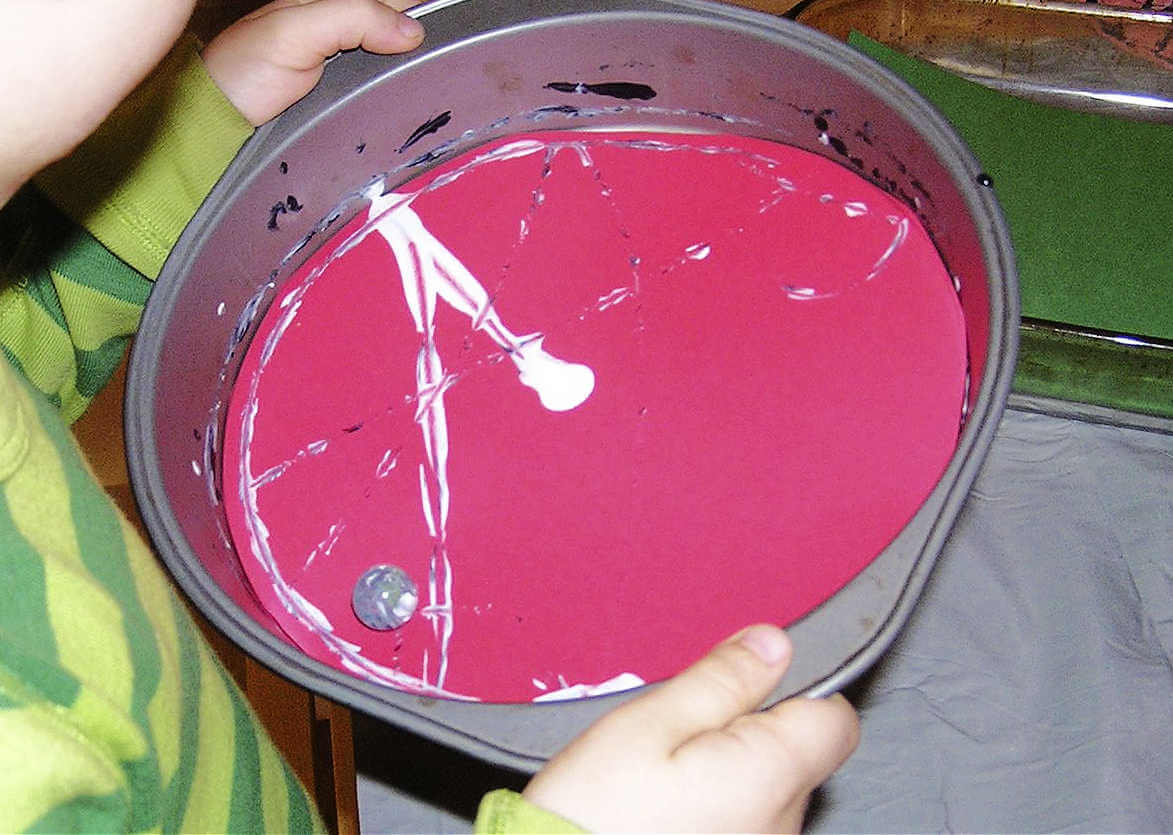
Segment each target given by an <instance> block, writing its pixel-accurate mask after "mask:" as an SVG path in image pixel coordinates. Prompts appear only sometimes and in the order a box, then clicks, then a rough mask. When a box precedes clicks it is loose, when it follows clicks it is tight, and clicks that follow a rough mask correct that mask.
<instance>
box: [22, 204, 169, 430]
mask: <svg viewBox="0 0 1173 835" xmlns="http://www.w3.org/2000/svg"><path fill="white" fill-rule="evenodd" d="M150 287H151V283H150V282H149V281H147V279H146V278H144V277H143V276H142V274H140V273H138V272H137V271H135V270H133V269H131V268H130V267H129V266H127V265H126V264H125V263H123V262H122V261H121V260H119V259H118V258H116V257H114V256H113V255H111V254H110V252H109V251H108V250H106V248H105V247H103V246H102V245H101V244H99V243H98V241H97V240H96V239H95V238H94V237H93V236H92V235H90V234H89V233H88V232H86V231H85V230H84V229H82V228H80V227H78V226H75V225H74V224H73V223H72V222H70V221H69V220H68V218H66V217H65V215H64V214H62V213H61V212H60V211H59V210H58V209H57V208H56V207H55V206H53V205H52V204H51V203H50V202H49V201H48V200H46V199H45V198H44V197H43V196H42V195H41V194H40V193H39V192H38V191H37V190H36V189H34V188H33V187H31V186H27V187H25V188H24V189H22V190H21V191H20V192H19V193H18V194H17V195H16V196H15V197H14V198H13V199H12V200H10V201H9V203H8V204H7V205H6V206H4V207H3V209H0V350H3V352H4V355H5V356H6V357H7V358H8V360H9V362H11V363H12V364H13V365H14V366H15V367H16V368H17V369H18V370H20V371H21V372H22V373H23V374H24V376H25V377H26V378H28V380H29V381H30V382H32V383H33V385H34V386H36V387H37V389H39V390H40V391H41V392H43V393H44V394H45V395H47V396H48V398H49V400H50V402H51V403H52V404H53V405H54V406H55V407H56V408H57V409H59V410H60V412H61V416H62V417H63V418H64V419H65V420H66V421H67V422H73V421H74V420H76V419H77V418H79V417H81V415H82V413H83V412H84V411H85V410H86V407H87V406H89V404H90V401H91V400H92V399H93V397H94V395H95V394H97V393H98V392H99V391H100V390H101V388H102V386H104V385H105V384H106V382H107V381H108V380H109V379H110V375H111V374H112V373H113V372H114V369H115V368H117V367H118V363H119V361H120V360H121V359H122V355H123V353H124V352H125V351H126V346H127V342H128V341H129V339H130V336H131V334H133V333H134V332H135V329H136V328H137V327H138V322H139V317H140V316H141V315H142V310H143V305H144V304H145V303H146V300H147V294H148V293H149V292H150Z"/></svg>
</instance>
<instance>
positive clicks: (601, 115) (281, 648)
mask: <svg viewBox="0 0 1173 835" xmlns="http://www.w3.org/2000/svg"><path fill="white" fill-rule="evenodd" d="M413 14H415V15H417V16H419V17H421V18H422V19H424V21H425V23H426V25H427V27H428V40H427V43H426V46H425V47H424V48H423V50H422V51H420V52H417V53H413V54H410V55H407V56H401V57H393V58H382V57H375V56H371V55H366V54H362V53H349V54H346V55H343V56H341V57H340V58H339V59H338V60H335V61H332V62H331V63H330V65H329V66H328V67H327V71H326V74H325V76H324V78H323V81H322V83H321V84H320V85H319V87H318V88H317V89H316V90H315V91H314V92H313V93H311V95H310V96H308V97H307V98H306V99H304V100H303V101H302V102H300V103H299V104H297V105H295V106H294V107H293V108H291V109H290V110H288V111H287V112H286V113H285V114H283V115H282V116H281V117H280V118H279V119H277V120H276V121H275V122H273V123H271V124H270V125H268V126H266V127H265V128H263V129H261V130H260V131H258V133H257V134H256V136H255V137H254V139H253V140H252V141H251V142H250V143H249V144H248V145H247V146H246V147H245V148H244V150H243V151H242V152H241V154H240V155H239V157H238V158H237V160H236V161H235V162H234V163H233V165H232V166H231V167H230V168H229V170H228V171H227V172H226V174H225V176H224V177H223V179H222V180H221V182H220V183H219V184H218V185H217V187H216V188H215V189H214V191H213V192H212V194H211V196H210V197H209V199H208V200H207V202H206V203H205V204H204V206H203V207H202V208H201V209H200V211H199V212H198V213H197V215H196V217H195V219H194V220H193V222H192V224H191V226H190V227H189V228H188V229H187V231H186V232H185V233H184V235H183V237H182V239H181V241H180V243H179V246H178V247H177V248H176V250H175V251H174V252H173V254H172V256H171V258H170V259H169V260H168V262H167V264H166V265H165V268H164V270H163V273H162V275H161V276H160V279H159V281H158V283H157V285H156V288H155V291H154V294H153V295H152V297H151V299H150V302H149V304H148V306H147V310H146V313H145V315H144V318H143V323H142V328H141V332H140V334H141V335H140V337H139V339H138V341H137V342H136V344H135V349H134V354H133V358H132V366H131V371H130V377H129V383H128V399H127V408H126V416H127V439H128V443H127V447H128V451H129V455H130V458H131V475H132V480H133V483H134V487H135V492H136V496H137V499H138V502H139V505H140V507H141V509H142V515H143V517H144V519H145V520H146V523H147V526H148V528H149V530H150V532H151V535H152V538H153V539H154V542H155V545H156V547H157V549H158V550H159V552H160V554H161V555H162V557H163V559H164V560H165V562H166V563H167V565H168V567H169V568H170V570H171V571H172V573H173V574H174V576H175V577H176V579H177V580H178V582H179V583H180V585H181V586H182V587H183V588H184V590H185V591H186V592H187V594H188V595H189V596H190V597H191V598H192V599H193V601H194V602H195V603H196V605H197V606H198V607H199V608H200V609H201V610H202V611H203V612H204V614H205V615H207V616H208V618H209V619H210V620H211V621H212V622H213V623H215V624H216V626H217V627H219V628H220V629H221V630H222V631H223V632H225V633H226V634H227V635H228V636H229V637H231V638H232V639H233V640H234V641H235V642H237V643H238V644H239V645H241V646H242V647H243V648H244V649H245V650H246V651H248V652H249V653H251V654H252V655H253V656H255V657H256V658H258V659H259V660H261V661H262V662H264V663H266V664H268V665H270V666H272V667H273V668H274V669H276V670H278V671H280V672H281V673H282V674H283V675H286V676H287V677H289V678H291V679H293V680H295V681H297V682H298V683H299V684H302V685H303V686H305V687H307V688H309V689H311V690H315V691H317V692H320V693H323V694H326V695H328V696H329V697H330V698H333V699H335V700H337V701H340V702H342V703H345V704H348V705H350V706H353V707H355V708H357V709H360V710H363V711H365V712H367V713H370V714H372V715H374V716H377V717H379V718H381V719H384V720H386V721H389V722H392V723H395V724H397V725H400V726H403V727H406V728H409V729H411V730H413V731H415V732H417V733H420V734H422V735H424V736H426V737H429V738H432V739H435V740H438V741H440V742H443V743H445V744H448V745H452V746H456V747H460V748H462V749H465V750H468V751H471V752H473V753H475V754H476V755H478V756H480V757H483V758H486V759H489V760H493V761H495V762H498V763H501V764H505V765H510V766H513V767H517V768H523V769H533V768H536V767H537V766H538V765H540V763H541V762H542V761H543V759H544V758H546V757H548V756H549V755H550V754H552V753H553V752H554V751H555V750H557V749H558V748H559V747H561V746H562V745H563V744H564V743H565V742H566V741H567V740H568V739H569V738H571V737H572V736H573V735H574V734H576V733H577V732H578V731H579V730H581V729H582V728H583V727H585V726H586V725H587V724H589V723H590V722H591V721H593V720H594V719H595V718H596V717H597V716H599V715H600V714H602V713H603V712H605V711H607V710H609V709H610V708H611V707H613V706H615V705H616V704H618V703H619V702H621V701H622V700H623V699H625V698H628V697H629V696H628V695H626V694H620V695H616V696H606V697H599V698H594V699H583V700H579V701H575V702H563V703H558V704H556V705H485V704H470V703H462V702H450V701H437V700H434V699H426V698H421V697H419V696H414V695H411V694H407V693H403V692H400V691H395V690H391V689H388V688H385V687H381V686H379V685H376V684H373V683H371V682H367V681H363V680H359V679H356V678H353V677H351V676H349V675H346V674H344V673H342V672H340V671H338V670H336V669H333V668H330V667H327V666H325V665H323V664H320V663H318V662H315V661H312V660H310V659H308V658H307V657H306V656H304V655H303V654H302V653H301V652H300V651H299V650H297V649H296V648H295V647H293V646H291V645H290V644H289V643H287V642H286V641H285V640H284V639H283V637H282V635H281V633H280V631H279V629H278V628H277V627H276V625H275V624H274V623H273V621H272V620H271V619H270V618H269V617H268V616H267V615H266V613H265V612H264V611H263V610H262V609H261V608H260V606H259V605H257V603H256V601H255V599H254V598H253V596H252V593H251V591H250V589H249V587H248V584H247V582H246V581H245V579H244V577H243V574H242V570H241V568H240V564H239V557H238V555H237V554H236V552H235V550H234V548H233V546H232V543H231V541H230V539H229V538H228V537H227V536H226V534H225V530H226V527H225V524H224V519H223V513H222V510H221V508H220V505H219V491H220V489H221V488H222V485H220V483H219V482H218V480H217V478H218V477H217V476H216V470H217V469H218V466H217V465H218V460H219V443H220V441H219V438H220V436H221V434H222V432H221V427H222V422H223V404H224V401H225V400H226V398H227V396H228V393H229V391H230V389H231V386H232V383H233V380H234V376H235V373H236V368H237V367H238V365H239V362H240V359H241V355H242V354H243V351H244V347H245V346H246V344H247V341H248V338H249V336H250V334H251V329H252V327H253V324H254V323H255V322H256V321H257V320H258V319H259V317H260V316H261V315H262V314H263V312H264V310H265V308H266V306H267V305H268V304H269V303H270V302H271V301H272V299H273V296H274V294H275V293H276V291H277V289H278V288H279V287H280V285H281V283H282V282H283V281H284V279H285V278H286V277H288V276H289V275H290V274H291V273H292V272H293V270H294V269H296V267H297V266H298V265H299V264H300V263H301V262H302V261H303V260H304V259H305V258H306V257H308V255H309V254H310V253H311V252H312V251H313V250H314V248H315V247H316V246H317V245H318V244H319V243H320V242H321V241H322V240H324V239H325V238H327V237H328V234H329V232H330V231H331V230H332V229H333V228H335V224H338V223H341V222H344V221H345V220H346V219H348V218H349V217H352V216H353V214H354V213H355V212H357V211H359V210H361V208H362V206H363V205H364V199H365V198H364V197H363V196H362V195H363V189H364V187H365V186H367V185H368V184H369V183H371V182H372V181H373V180H374V179H375V178H378V177H382V176H386V177H387V181H388V183H389V184H392V185H393V184H395V183H397V182H401V181H403V180H406V179H408V178H409V177H411V176H413V175H414V174H416V173H417V172H419V171H421V170H424V169H426V167H427V166H428V165H429V164H431V163H432V162H434V161H435V160H437V159H443V158H446V157H447V156H448V155H449V154H455V153H459V152H460V151H463V150H466V149H468V148H470V147H473V146H475V145H477V144H479V143H482V142H484V141H487V140H489V139H491V138H494V137H496V136H501V135H505V134H508V133H512V132H516V131H519V130H526V129H531V128H533V127H534V126H535V125H540V127H541V128H542V129H550V128H560V127H565V128H572V127H573V128H581V127H592V128H620V127H645V128H650V129H659V130H664V129H678V130H689V131H698V132H713V131H714V130H716V131H722V132H733V133H742V134H748V135H753V136H758V137H762V138H767V139H772V140H776V141H781V142H786V143H789V144H793V145H796V146H798V147H800V148H804V149H806V150H810V151H813V152H815V153H819V154H821V155H823V156H826V157H828V158H831V159H834V160H835V161H837V162H839V163H840V164H844V165H848V166H851V167H855V168H857V170H859V171H861V172H863V173H864V174H866V175H867V176H870V177H873V178H874V179H877V180H878V181H879V182H881V183H882V184H883V185H884V186H885V187H887V188H889V189H890V190H892V191H893V192H894V193H897V194H901V193H903V194H906V195H909V197H908V199H909V201H910V202H912V197H911V195H912V194H925V195H926V196H928V195H931V198H928V199H923V200H922V201H921V202H922V204H923V205H922V206H921V210H920V211H921V218H922V221H923V223H924V224H925V226H926V228H928V229H929V230H930V232H931V234H932V235H933V237H934V240H935V243H936V244H937V246H938V248H939V250H940V252H941V255H942V257H943V259H944V260H945V262H946V264H947V266H948V268H949V269H950V271H951V272H952V273H953V274H954V275H955V276H957V277H959V283H960V287H961V289H960V293H959V295H960V298H961V303H962V306H963V309H964V311H965V316H966V328H967V333H968V339H969V351H970V367H971V386H970V391H969V398H968V400H969V417H968V420H967V422H966V424H965V426H964V429H963V432H962V435H961V438H960V441H959V445H958V449H957V452H956V454H955V455H954V457H953V458H952V460H951V461H950V463H949V466H948V468H947V470H946V472H945V473H944V474H943V476H942V479H941V481H940V483H939V484H938V486H937V488H936V489H935V490H934V491H933V493H932V494H931V495H930V497H929V499H928V500H927V501H926V502H925V504H924V506H923V507H922V508H921V510H920V511H919V512H918V513H917V515H916V516H915V517H914V519H913V520H912V521H911V522H910V523H909V525H908V526H907V527H906V528H905V529H904V530H903V531H902V532H901V533H900V535H899V536H898V537H897V538H896V540H895V541H894V542H893V543H892V544H891V545H890V546H889V547H888V548H887V549H885V551H884V552H883V553H882V554H881V555H880V556H879V557H877V559H876V560H875V561H874V562H873V563H872V565H871V566H870V567H869V568H868V569H866V570H865V571H864V572H863V573H862V574H861V575H860V576H859V577H857V578H856V579H855V580H853V581H852V582H851V583H849V584H848V586H847V587H845V588H844V589H843V590H842V591H841V592H839V593H838V594H837V595H835V596H834V597H833V598H832V599H831V600H830V601H828V602H827V603H826V604H824V605H823V606H822V607H820V608H819V609H817V610H816V611H815V612H813V613H812V614H811V615H808V616H807V617H806V618H804V619H803V620H801V621H800V622H798V623H797V624H795V625H794V626H793V627H792V629H791V635H792V638H793V640H794V642H795V645H796V648H797V651H796V659H797V661H796V663H795V665H794V667H793V668H792V669H791V671H790V673H788V675H787V677H786V678H785V680H784V681H783V682H782V684H781V685H780V686H779V688H778V689H777V690H776V691H775V693H774V694H773V696H772V697H771V700H777V699H780V698H783V697H785V696H789V695H793V694H796V693H802V692H805V693H809V694H812V695H822V694H826V693H829V692H832V691H834V690H836V689H838V688H839V687H841V686H843V685H844V684H845V683H846V682H848V681H850V680H851V679H852V678H853V677H854V676H856V675H858V674H859V673H860V672H861V671H862V670H864V669H866V668H867V667H868V666H869V665H870V664H871V663H872V662H873V661H874V660H875V659H876V658H877V657H878V656H879V655H880V654H881V653H882V652H883V651H884V649H885V648H886V647H887V645H888V644H889V643H890V642H891V641H892V639H893V638H894V637H895V634H896V632H897V631H898V630H899V628H900V626H901V625H902V624H903V622H904V620H905V619H906V618H907V616H908V613H909V612H910V611H911V608H912V606H913V605H914V604H915V601H916V599H917V596H918V595H919V592H920V589H921V587H922V586H923V584H924V582H925V580H926V579H927V576H928V573H929V571H930V570H931V568H932V565H933V562H934V560H935V558H936V555H937V553H938V551H939V550H940V548H941V546H942V544H943V542H944V540H945V538H946V537H947V536H948V533H949V530H950V528H951V526H952V522H953V520H954V518H955V517H956V515H957V513H958V512H959V510H960V507H961V505H962V503H963V501H964V500H965V497H966V495H967V492H968V489H969V486H970V484H971V483H972V481H973V479H974V477H975V476H976V474H977V471H978V468H979V466H980V464H981V461H982V458H983V456H984V454H985V451H986V449H987V448H988V446H989V443H990V441H991V439H992V437H993V433H994V430H995V428H996V424H997V422H998V419H999V417H1000V415H1001V413H1002V409H1003V406H1004V404H1005V399H1006V396H1007V391H1008V388H1009V385H1010V378H1011V373H1012V369H1013V365H1014V356H1015V349H1016V344H1017V343H1016V338H1017V329H1016V325H1017V317H1018V308H1017V292H1016V278H1015V271H1014V264H1013V255H1012V252H1011V247H1010V242H1009V237H1008V234H1007V230H1006V228H1005V224H1004V223H1003V220H1002V217H1001V213H1000V210H999V208H998V205H997V203H996V200H995V198H994V196H993V193H992V190H991V189H989V188H985V187H982V186H981V185H980V184H979V178H980V176H981V170H980V168H979V167H978V164H977V162H976V160H975V159H974V158H973V157H972V155H971V154H970V153H969V151H968V150H967V149H966V147H965V146H964V145H963V143H961V142H960V140H959V139H958V138H957V137H956V135H955V134H954V133H953V131H952V129H951V128H950V127H949V126H948V124H947V123H945V122H944V120H943V119H942V118H941V117H940V116H939V114H937V112H936V111H935V110H933V109H932V108H930V107H929V106H928V105H927V104H925V103H924V101H923V100H922V99H920V98H919V96H917V95H916V94H915V93H913V92H912V90H911V88H909V87H908V86H907V85H906V84H904V83H903V82H902V81H900V80H898V79H897V78H895V77H894V76H892V75H891V74H889V73H887V72H886V71H885V70H883V69H881V68H880V67H878V66H877V65H876V64H875V63H873V62H871V61H870V60H868V59H866V58H864V57H862V56H861V55H860V54H858V53H856V52H855V51H854V50H851V49H849V48H847V47H846V46H844V45H843V44H840V43H838V42H836V41H834V40H833V39H831V38H828V37H826V36H824V35H821V34H819V33H817V32H814V31H813V30H811V29H809V28H807V27H803V26H799V25H797V24H794V23H792V22H789V21H785V20H781V19H778V18H774V17H770V16H767V15H761V14H757V13H753V12H749V11H744V10H741V9H736V8H733V7H729V6H720V5H715V4H710V3H705V2H699V1H698V2H694V1H693V0H592V2H576V0H475V2H469V1H468V0H466V1H465V2H461V1H460V0H442V1H441V2H438V3H435V4H430V5H425V6H421V7H419V8H418V9H416V10H414V11H413ZM568 80H574V81H579V80H581V81H589V82H592V83H601V82H609V81H610V82H623V83H638V84H641V85H647V86H648V87H651V88H653V89H654V90H655V91H656V97H655V99H654V100H651V101H643V100H640V99H634V100H626V99H616V98H614V97H608V96H605V95H580V94H575V93H564V92H559V91H558V90H557V89H552V88H550V87H549V86H548V85H549V83H550V82H552V81H568ZM827 109H832V110H833V111H834V114H835V115H834V122H835V123H834V126H833V127H832V128H831V131H832V133H834V134H835V136H836V137H841V138H842V139H841V141H839V142H836V143H830V144H827V143H826V142H825V141H823V139H821V137H822V138H824V139H825V137H826V133H827V128H826V126H820V124H819V120H818V119H817V117H819V116H820V114H822V113H823V112H824V111H826V110H827ZM438 114H448V115H447V116H446V117H445V118H444V119H443V120H438V119H437V115H438ZM438 121H442V122H443V124H439V125H438V126H437V127H436V128H435V130H434V131H433V130H431V129H429V130H427V131H421V130H420V129H421V128H422V127H424V126H429V127H430V126H434V125H437V122H438ZM861 135H862V136H864V137H865V138H866V140H865V139H860V138H859V137H860V136H861ZM413 136H416V137H418V141H416V142H415V143H414V144H410V150H409V152H408V151H406V150H405V149H406V148H407V146H408V144H409V143H408V142H407V141H406V140H407V139H408V138H409V137H413ZM291 198H292V202H290V199H291ZM278 205H281V206H285V207H287V208H286V210H283V211H280V212H275V211H274V209H275V207H277V206H278ZM294 205H296V206H297V207H298V208H296V209H288V207H290V206H294ZM192 461H198V462H201V464H202V466H201V467H200V469H202V471H203V472H204V473H211V476H210V477H208V478H203V477H199V478H197V477H193V467H192V466H191V462H192Z"/></svg>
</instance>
